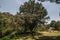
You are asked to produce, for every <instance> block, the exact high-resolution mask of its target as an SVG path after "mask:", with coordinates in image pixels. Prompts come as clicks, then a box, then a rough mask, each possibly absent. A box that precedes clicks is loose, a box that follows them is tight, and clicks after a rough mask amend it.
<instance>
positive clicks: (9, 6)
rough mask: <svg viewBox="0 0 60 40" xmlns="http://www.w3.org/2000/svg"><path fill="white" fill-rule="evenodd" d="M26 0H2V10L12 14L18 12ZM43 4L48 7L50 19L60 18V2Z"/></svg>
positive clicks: (0, 9)
mask: <svg viewBox="0 0 60 40" xmlns="http://www.w3.org/2000/svg"><path fill="white" fill-rule="evenodd" d="M26 1H28V0H0V12H10V13H11V14H16V12H18V11H19V7H20V5H22V4H23V3H24V2H26ZM42 5H43V6H44V7H45V8H46V9H47V11H48V15H49V16H50V21H51V20H60V17H59V12H60V4H56V3H50V2H42ZM50 21H49V22H50Z"/></svg>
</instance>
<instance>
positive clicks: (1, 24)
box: [0, 0, 60, 40]
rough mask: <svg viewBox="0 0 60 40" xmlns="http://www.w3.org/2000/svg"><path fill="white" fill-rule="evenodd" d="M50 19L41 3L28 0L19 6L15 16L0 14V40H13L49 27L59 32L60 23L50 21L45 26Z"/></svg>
mask: <svg viewBox="0 0 60 40" xmlns="http://www.w3.org/2000/svg"><path fill="white" fill-rule="evenodd" d="M49 18H50V17H49V16H48V14H47V10H46V9H45V8H44V7H43V5H42V4H41V3H38V2H37V3H35V1H31V0H29V1H28V2H25V3H24V4H23V5H21V6H20V8H19V12H17V13H16V14H15V15H12V14H10V13H9V12H0V40H11V39H13V40H15V39H17V38H19V37H20V36H21V37H22V35H23V36H24V35H26V34H28V35H30V34H31V35H32V36H33V37H34V35H35V33H38V31H46V30H48V29H49V28H50V27H54V28H55V30H60V21H57V22H56V21H54V20H52V21H51V23H50V24H45V23H46V20H47V19H49Z"/></svg>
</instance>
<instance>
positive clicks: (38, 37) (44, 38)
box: [0, 31, 60, 40]
mask: <svg viewBox="0 0 60 40" xmlns="http://www.w3.org/2000/svg"><path fill="white" fill-rule="evenodd" d="M14 33H15V32H13V33H12V34H14ZM9 38H11V37H10V36H6V37H4V38H2V39H0V40H10V39H9ZM11 40H60V31H58V32H46V31H44V32H39V33H38V34H35V35H34V39H33V37H32V35H31V34H23V35H19V37H18V38H12V39H11Z"/></svg>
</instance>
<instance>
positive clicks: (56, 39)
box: [36, 36, 60, 40]
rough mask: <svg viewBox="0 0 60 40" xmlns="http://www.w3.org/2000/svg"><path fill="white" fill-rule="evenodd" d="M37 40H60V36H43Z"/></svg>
mask: <svg viewBox="0 0 60 40" xmlns="http://www.w3.org/2000/svg"><path fill="white" fill-rule="evenodd" d="M36 40H60V36H43V37H39V39H36Z"/></svg>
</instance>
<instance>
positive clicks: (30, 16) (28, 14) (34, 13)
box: [19, 0, 49, 32]
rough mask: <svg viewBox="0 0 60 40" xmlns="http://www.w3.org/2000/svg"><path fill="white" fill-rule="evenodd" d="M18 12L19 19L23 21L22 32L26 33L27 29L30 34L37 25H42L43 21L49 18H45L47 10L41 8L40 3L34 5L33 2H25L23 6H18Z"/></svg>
mask: <svg viewBox="0 0 60 40" xmlns="http://www.w3.org/2000/svg"><path fill="white" fill-rule="evenodd" d="M19 11H20V16H21V19H22V20H24V24H23V26H24V27H25V31H24V32H26V31H27V29H30V31H31V32H32V31H33V29H34V28H36V27H37V25H38V24H40V25H41V24H44V23H45V20H46V19H48V18H49V17H48V16H47V15H48V14H47V10H46V9H45V8H44V7H43V6H42V4H41V3H38V2H37V3H35V0H34V1H31V0H30V1H28V2H25V3H24V5H21V6H20V9H19Z"/></svg>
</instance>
